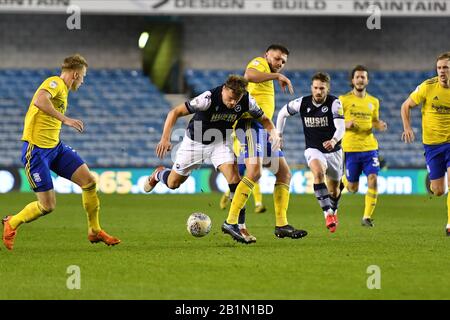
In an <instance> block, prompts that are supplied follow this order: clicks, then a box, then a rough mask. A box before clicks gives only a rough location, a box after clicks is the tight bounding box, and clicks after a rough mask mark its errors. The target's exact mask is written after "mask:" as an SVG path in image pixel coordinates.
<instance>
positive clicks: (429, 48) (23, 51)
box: [0, 14, 450, 70]
mask: <svg viewBox="0 0 450 320" xmlns="http://www.w3.org/2000/svg"><path fill="white" fill-rule="evenodd" d="M67 18H68V16H67V15H51V14H21V15H17V14H16V15H14V14H0V45H1V48H2V50H0V59H1V61H2V68H53V67H55V66H58V64H59V61H60V60H61V56H66V55H68V54H71V53H73V52H80V53H82V54H84V55H85V56H87V57H88V58H89V62H90V65H91V66H94V67H96V68H139V67H140V66H141V52H140V50H139V49H138V47H137V40H138V37H139V35H140V33H141V32H142V31H143V29H144V28H145V26H146V24H147V23H148V22H151V23H155V22H158V21H164V22H167V21H177V22H182V24H183V26H184V31H183V37H182V39H183V40H182V41H183V43H182V47H183V51H184V53H183V60H184V61H183V63H184V67H186V68H198V69H218V68H219V69H239V68H244V67H245V63H246V62H247V61H249V60H250V59H251V58H252V57H254V56H256V55H260V54H262V52H264V50H265V48H266V47H267V45H268V44H270V43H272V42H278V43H283V44H286V45H287V46H288V47H289V48H290V49H291V51H292V54H291V57H290V61H289V65H288V67H289V68H290V69H349V68H350V67H351V66H353V65H354V64H355V63H365V64H367V65H368V66H369V67H370V68H371V69H379V70H414V69H417V70H419V69H420V70H427V69H430V68H433V64H434V58H435V56H436V55H437V54H438V53H440V52H443V51H448V50H449V48H448V43H447V42H446V41H445V40H444V39H445V37H444V38H442V40H441V41H436V40H435V39H436V38H435V37H431V36H430V35H439V34H443V32H444V31H443V30H448V29H449V27H450V19H448V18H445V17H444V18H383V17H382V18H381V30H369V29H367V27H366V18H365V17H290V16H289V17H274V16H271V17H267V16H266V17H264V16H235V17H233V16H186V17H178V18H177V17H143V16H97V15H82V17H81V30H73V31H69V32H68V30H67V27H66V20H67Z"/></svg>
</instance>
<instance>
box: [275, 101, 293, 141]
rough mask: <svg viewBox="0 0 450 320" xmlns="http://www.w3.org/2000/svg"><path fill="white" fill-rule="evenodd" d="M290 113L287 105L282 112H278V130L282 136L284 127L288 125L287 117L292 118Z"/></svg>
mask: <svg viewBox="0 0 450 320" xmlns="http://www.w3.org/2000/svg"><path fill="white" fill-rule="evenodd" d="M290 116H291V115H290V114H289V111H288V110H287V105H285V106H284V107H283V108H281V110H280V111H279V112H278V116H277V130H278V132H279V133H280V134H283V130H284V126H285V125H286V119H287V117H290Z"/></svg>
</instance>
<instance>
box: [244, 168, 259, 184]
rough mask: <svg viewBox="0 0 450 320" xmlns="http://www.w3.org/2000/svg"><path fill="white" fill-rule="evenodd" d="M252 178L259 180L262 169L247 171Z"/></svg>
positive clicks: (255, 180)
mask: <svg viewBox="0 0 450 320" xmlns="http://www.w3.org/2000/svg"><path fill="white" fill-rule="evenodd" d="M246 176H247V177H248V178H249V179H250V180H252V181H254V182H257V181H259V178H261V171H260V170H255V171H252V172H247V175H246Z"/></svg>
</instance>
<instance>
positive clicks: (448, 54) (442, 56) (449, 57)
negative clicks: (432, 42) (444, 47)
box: [436, 51, 450, 62]
mask: <svg viewBox="0 0 450 320" xmlns="http://www.w3.org/2000/svg"><path fill="white" fill-rule="evenodd" d="M445 59H447V60H450V51H447V52H444V53H441V54H440V55H439V57H437V59H436V62H438V61H439V60H445Z"/></svg>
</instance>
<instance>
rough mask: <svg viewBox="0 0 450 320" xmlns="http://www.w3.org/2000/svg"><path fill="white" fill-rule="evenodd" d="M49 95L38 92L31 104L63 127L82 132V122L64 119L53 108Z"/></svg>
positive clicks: (41, 91)
mask: <svg viewBox="0 0 450 320" xmlns="http://www.w3.org/2000/svg"><path fill="white" fill-rule="evenodd" d="M51 97H52V96H51V94H50V93H49V92H48V91H46V90H39V92H38V95H37V97H36V99H35V100H34V101H33V104H34V105H35V106H36V107H37V108H39V110H41V111H43V112H45V113H46V114H48V115H49V116H51V117H53V118H56V119H58V120H59V121H61V122H62V123H63V124H64V125H66V126H69V127H72V128H75V129H76V130H78V132H82V131H83V129H84V124H83V121H81V120H78V119H72V118H69V117H66V116H65V115H63V114H62V113H61V112H59V111H58V110H56V109H55V107H54V106H53V103H52V101H51V100H50V99H51Z"/></svg>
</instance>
